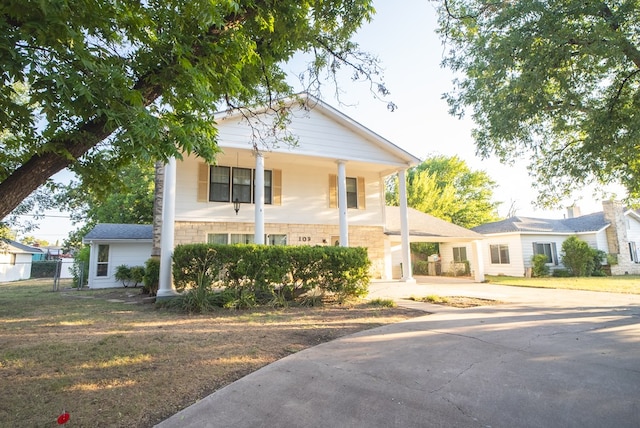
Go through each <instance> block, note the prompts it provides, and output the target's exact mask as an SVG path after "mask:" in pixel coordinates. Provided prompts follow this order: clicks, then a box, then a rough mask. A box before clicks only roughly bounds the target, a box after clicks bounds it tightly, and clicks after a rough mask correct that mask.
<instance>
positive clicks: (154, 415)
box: [0, 281, 424, 427]
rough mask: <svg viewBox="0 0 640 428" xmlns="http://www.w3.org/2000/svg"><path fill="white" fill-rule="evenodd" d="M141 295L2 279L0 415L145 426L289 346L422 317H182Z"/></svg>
mask: <svg viewBox="0 0 640 428" xmlns="http://www.w3.org/2000/svg"><path fill="white" fill-rule="evenodd" d="M61 288H64V286H63V287H61ZM139 293H140V291H139V290H132V289H116V290H94V291H75V290H64V291H62V292H52V291H51V284H50V282H44V283H43V282H42V281H40V282H38V281H25V282H20V283H11V284H0V374H1V375H2V384H3V387H2V388H0V403H2V404H1V405H0V420H2V421H4V422H3V423H6V424H7V425H8V426H55V425H56V423H55V420H56V417H57V416H58V415H59V414H60V413H62V411H63V410H66V411H68V412H69V413H70V415H71V420H70V422H69V423H70V424H72V425H73V426H118V427H144V426H152V425H153V424H155V423H158V422H160V421H162V420H163V419H165V418H167V417H169V416H170V415H172V414H174V413H176V412H177V411H178V410H180V409H182V408H184V407H186V406H188V405H190V404H192V403H194V402H196V401H198V400H199V399H202V398H203V397H205V396H206V395H208V394H210V393H212V392H213V391H215V390H217V389H219V388H221V387H223V386H225V385H227V384H229V383H231V382H233V381H234V380H237V379H239V378H240V377H243V376H245V375H247V374H249V373H251V372H253V371H255V370H257V369H258V368H260V367H262V366H264V365H266V364H269V363H271V362H273V361H276V360H278V359H280V358H282V357H285V356H287V355H289V354H291V353H294V352H298V351H301V350H303V349H305V348H308V347H311V346H314V345H317V344H319V343H323V342H326V341H330V340H333V339H335V338H338V337H340V336H344V335H347V334H351V333H355V332H358V331H361V330H365V329H370V328H373V327H377V326H380V325H383V324H388V323H393V322H397V321H401V320H404V319H407V318H410V317H413V316H418V315H424V313H422V312H416V311H412V310H408V309H403V308H388V307H379V306H371V305H367V304H364V303H361V304H354V305H349V306H345V305H343V306H340V305H332V306H325V307H320V308H295V307H293V308H287V309H281V310H275V309H265V308H262V309H255V310H250V311H235V312H232V311H219V312H215V313H212V314H207V315H185V314H179V313H175V312H170V311H167V310H158V309H156V308H155V305H152V304H144V303H142V301H143V299H142V298H143V297H144V296H142V295H140V294H139ZM9 386H10V387H9Z"/></svg>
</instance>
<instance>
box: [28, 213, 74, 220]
mask: <svg viewBox="0 0 640 428" xmlns="http://www.w3.org/2000/svg"><path fill="white" fill-rule="evenodd" d="M16 217H38V218H69V219H70V218H71V216H70V215H56V214H16Z"/></svg>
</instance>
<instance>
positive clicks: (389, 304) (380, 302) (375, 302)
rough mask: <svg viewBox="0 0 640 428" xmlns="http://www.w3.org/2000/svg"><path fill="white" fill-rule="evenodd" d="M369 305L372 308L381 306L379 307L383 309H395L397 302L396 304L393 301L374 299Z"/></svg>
mask: <svg viewBox="0 0 640 428" xmlns="http://www.w3.org/2000/svg"><path fill="white" fill-rule="evenodd" d="M369 305H371V306H379V307H383V308H395V307H396V306H397V305H396V302H394V301H393V300H391V299H380V298H377V299H372V300H370V301H369Z"/></svg>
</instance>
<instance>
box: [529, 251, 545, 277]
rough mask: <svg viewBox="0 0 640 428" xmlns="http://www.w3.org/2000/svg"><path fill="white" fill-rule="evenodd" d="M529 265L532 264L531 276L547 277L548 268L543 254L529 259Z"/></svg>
mask: <svg viewBox="0 0 640 428" xmlns="http://www.w3.org/2000/svg"><path fill="white" fill-rule="evenodd" d="M531 264H533V268H532V271H533V276H535V277H539V278H541V277H545V276H549V266H547V256H546V255H544V254H536V255H534V256H533V257H531Z"/></svg>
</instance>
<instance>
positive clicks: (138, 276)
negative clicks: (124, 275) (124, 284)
mask: <svg viewBox="0 0 640 428" xmlns="http://www.w3.org/2000/svg"><path fill="white" fill-rule="evenodd" d="M131 281H133V286H134V287H137V286H138V284H142V283H143V282H144V266H133V267H132V268H131Z"/></svg>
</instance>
